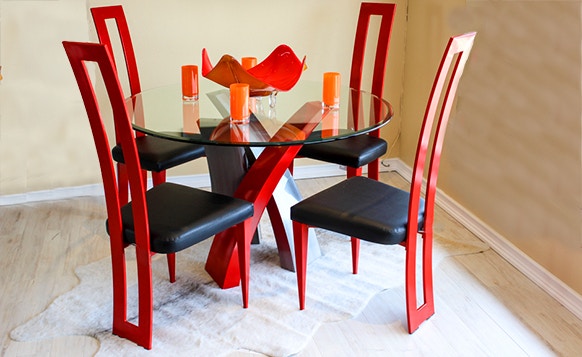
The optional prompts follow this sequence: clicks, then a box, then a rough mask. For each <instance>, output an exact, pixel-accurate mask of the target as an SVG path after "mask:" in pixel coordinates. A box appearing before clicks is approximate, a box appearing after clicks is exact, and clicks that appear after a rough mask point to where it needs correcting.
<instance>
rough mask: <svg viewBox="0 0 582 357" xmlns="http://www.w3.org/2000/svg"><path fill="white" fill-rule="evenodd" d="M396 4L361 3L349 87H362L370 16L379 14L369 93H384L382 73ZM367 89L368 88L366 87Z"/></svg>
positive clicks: (380, 95) (379, 95)
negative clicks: (378, 27)
mask: <svg viewBox="0 0 582 357" xmlns="http://www.w3.org/2000/svg"><path fill="white" fill-rule="evenodd" d="M395 13H396V4H384V3H362V4H361V6H360V14H359V16H358V23H357V26H356V37H355V40H354V52H353V55H352V68H351V73H350V87H351V88H355V89H365V88H362V75H363V70H364V60H365V57H366V56H365V55H366V42H367V39H368V32H369V27H370V19H371V18H372V16H380V17H381V20H380V29H379V34H378V42H377V44H376V54H375V57H374V70H373V72H372V73H373V77H372V88H371V90H370V91H371V93H373V94H374V95H376V96H378V97H380V98H382V95H383V93H384V73H385V72H386V64H387V62H388V48H389V44H390V35H391V33H392V24H393V23H394V14H395ZM366 90H368V89H366Z"/></svg>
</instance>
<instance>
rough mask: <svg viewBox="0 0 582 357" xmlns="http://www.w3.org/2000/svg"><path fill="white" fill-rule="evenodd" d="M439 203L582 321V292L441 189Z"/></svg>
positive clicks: (407, 172)
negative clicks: (567, 283)
mask: <svg viewBox="0 0 582 357" xmlns="http://www.w3.org/2000/svg"><path fill="white" fill-rule="evenodd" d="M390 164H391V167H393V168H394V170H395V171H397V172H398V173H399V174H400V175H402V177H404V178H405V179H407V180H409V181H410V179H411V177H412V169H411V168H410V167H409V166H407V165H406V164H404V163H403V162H402V161H401V160H399V159H395V160H391V163H390ZM436 204H437V205H439V207H441V208H442V209H443V210H445V211H446V212H447V213H448V214H450V215H451V216H452V217H453V218H454V219H455V220H457V221H458V222H459V223H461V224H462V225H463V226H465V228H467V229H468V230H469V231H471V232H472V233H473V234H475V235H476V236H477V237H478V238H479V239H481V240H482V241H483V242H485V243H487V244H489V246H491V249H493V250H494V251H495V252H497V253H498V254H499V255H500V256H501V257H503V258H504V259H505V260H507V261H508V262H509V263H510V264H511V265H513V266H514V267H515V268H516V269H517V270H519V271H520V272H521V273H523V274H524V275H525V276H527V277H528V278H529V279H530V280H531V281H533V282H534V283H535V284H536V285H538V286H539V287H540V288H542V289H543V290H544V291H545V292H546V293H548V294H549V295H550V296H552V297H553V298H554V299H556V300H557V301H558V302H559V303H560V304H562V305H563V306H564V307H565V308H566V309H568V310H569V311H570V312H571V313H572V314H574V315H575V316H576V317H578V318H579V319H581V320H582V295H580V294H579V293H578V292H576V291H574V290H573V289H572V288H570V287H569V286H568V285H566V284H565V283H564V282H563V281H561V280H560V279H558V278H557V277H556V276H554V275H553V274H552V273H550V272H549V271H548V270H546V269H545V268H544V267H542V266H541V265H540V264H538V263H537V262H535V261H534V260H533V259H531V258H530V257H529V256H528V255H526V254H525V253H524V252H522V251H521V250H520V249H519V248H517V247H516V246H515V245H513V244H512V243H511V242H510V241H508V240H507V239H506V238H504V237H503V236H502V235H501V234H499V233H498V232H496V231H495V230H494V229H493V228H491V227H490V226H488V225H487V224H486V223H485V222H483V221H481V220H480V219H479V218H478V217H476V216H475V215H473V214H472V213H471V212H469V211H467V210H466V209H465V208H464V207H463V206H461V205H460V204H459V203H458V202H456V201H455V200H453V199H452V198H451V197H449V196H447V194H445V193H444V192H442V191H438V193H437V196H436Z"/></svg>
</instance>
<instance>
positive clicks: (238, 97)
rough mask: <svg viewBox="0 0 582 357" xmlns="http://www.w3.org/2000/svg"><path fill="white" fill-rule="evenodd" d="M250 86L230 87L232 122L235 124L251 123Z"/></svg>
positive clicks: (235, 84)
mask: <svg viewBox="0 0 582 357" xmlns="http://www.w3.org/2000/svg"><path fill="white" fill-rule="evenodd" d="M249 116H250V112H249V85H248V84H246V83H233V84H231V85H230V120H231V122H232V123H235V124H247V123H248V122H249Z"/></svg>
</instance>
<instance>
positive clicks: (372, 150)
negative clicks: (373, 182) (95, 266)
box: [297, 135, 388, 168]
mask: <svg viewBox="0 0 582 357" xmlns="http://www.w3.org/2000/svg"><path fill="white" fill-rule="evenodd" d="M387 150H388V144H387V143H386V141H385V140H384V139H381V138H376V137H373V136H370V135H358V136H353V137H349V138H347V139H343V140H336V141H330V142H327V143H321V144H307V145H303V147H302V148H301V150H300V151H299V154H298V155H297V156H300V157H308V158H310V159H316V160H320V161H325V162H331V163H334V164H338V165H344V166H349V167H353V168H358V167H361V166H364V165H367V164H369V163H370V162H372V161H374V160H375V159H377V158H379V157H381V156H382V155H384V154H385V153H386V151H387Z"/></svg>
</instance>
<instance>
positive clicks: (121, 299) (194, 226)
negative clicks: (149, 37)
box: [63, 42, 253, 349]
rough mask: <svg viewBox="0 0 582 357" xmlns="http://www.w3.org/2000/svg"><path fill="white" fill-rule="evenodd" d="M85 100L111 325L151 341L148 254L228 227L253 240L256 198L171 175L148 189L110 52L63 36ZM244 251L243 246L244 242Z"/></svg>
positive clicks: (244, 265)
mask: <svg viewBox="0 0 582 357" xmlns="http://www.w3.org/2000/svg"><path fill="white" fill-rule="evenodd" d="M63 46H64V48H65V51H66V53H67V56H68V58H69V61H70V63H71V67H72V69H73V73H74V74H75V78H76V80H77V84H78V85H79V90H80V92H81V96H82V98H83V102H84V104H85V109H86V111H87V116H88V118H89V124H90V126H91V131H92V133H93V139H94V141H95V147H96V149H97V156H98V158H99V164H100V167H101V176H102V179H103V186H104V189H105V202H106V206H107V231H108V233H109V236H110V242H111V259H112V273H113V333H114V334H116V335H118V336H120V337H124V338H127V339H129V340H131V341H134V342H135V343H137V344H139V345H141V346H143V347H145V348H147V349H151V347H152V328H153V326H152V325H153V286H152V270H151V269H152V262H151V256H152V255H153V254H155V253H163V254H173V253H176V252H178V251H180V250H183V249H186V248H188V247H190V246H192V245H195V244H197V243H199V242H201V241H203V240H205V239H207V238H210V237H212V236H213V235H214V234H216V233H219V232H221V231H223V230H225V229H227V228H230V227H236V231H237V237H239V238H238V241H237V244H239V245H242V246H243V247H246V246H247V245H248V244H250V240H251V238H252V233H253V232H252V230H251V229H249V228H250V224H249V223H250V219H249V218H250V217H251V216H252V215H253V204H252V203H249V202H247V201H244V200H240V199H236V198H233V197H230V196H226V195H220V194H216V193H211V192H207V191H204V190H198V189H195V188H192V187H187V186H182V185H177V184H173V183H169V182H164V183H160V184H158V185H156V186H154V187H153V188H151V189H150V190H147V191H146V182H145V179H144V176H143V175H142V169H141V163H140V158H139V155H138V150H137V145H136V141H135V138H134V133H133V130H132V127H131V122H130V118H129V117H128V114H127V111H126V107H125V101H124V97H123V92H122V89H121V86H120V84H119V80H118V78H117V72H116V71H115V68H114V63H113V59H112V56H111V55H110V53H109V51H108V49H107V48H106V47H105V46H104V45H102V44H96V43H78V42H63ZM86 62H94V63H96V64H97V65H98V68H99V70H100V72H101V75H102V78H103V82H104V84H105V88H106V90H107V94H108V96H109V103H101V104H106V105H110V106H111V108H112V112H113V120H114V126H115V132H116V138H117V141H118V143H119V145H120V147H121V149H122V150H123V153H124V158H125V166H126V168H127V177H128V181H129V190H130V193H131V197H132V201H131V202H130V203H128V204H125V205H123V203H122V201H121V200H120V193H119V190H118V187H117V181H116V176H115V170H114V164H113V162H114V160H113V156H112V153H111V150H110V146H109V142H108V136H107V132H106V126H105V125H104V122H103V118H102V117H101V113H100V110H99V107H100V106H99V104H100V103H98V101H97V97H96V95H95V92H94V87H93V84H92V82H91V79H90V78H91V75H90V73H89V71H88V70H87V67H86V64H85V63H86ZM129 245H134V246H135V252H136V259H137V276H138V306H139V307H138V323H137V325H136V324H133V323H131V322H129V321H128V316H127V278H126V259H125V248H126V247H127V246H129ZM240 251H244V249H240ZM239 264H240V270H241V280H242V284H241V285H242V290H243V306H244V307H247V306H248V275H247V273H248V264H249V256H248V255H245V254H240V255H239Z"/></svg>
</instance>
